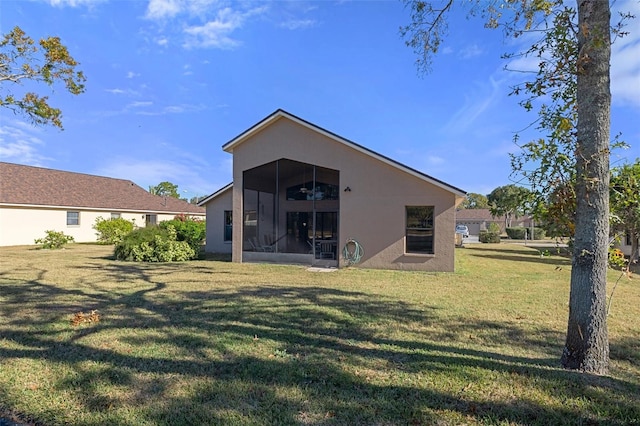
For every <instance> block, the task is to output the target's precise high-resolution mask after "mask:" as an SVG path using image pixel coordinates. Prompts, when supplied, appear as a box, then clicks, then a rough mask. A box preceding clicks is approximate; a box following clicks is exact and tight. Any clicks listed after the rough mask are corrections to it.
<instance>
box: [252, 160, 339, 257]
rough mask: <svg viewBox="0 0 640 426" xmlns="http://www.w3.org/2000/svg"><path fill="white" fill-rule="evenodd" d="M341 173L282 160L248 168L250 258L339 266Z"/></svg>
mask: <svg viewBox="0 0 640 426" xmlns="http://www.w3.org/2000/svg"><path fill="white" fill-rule="evenodd" d="M339 179H340V173H339V172H338V171H337V170H332V169H329V168H326V167H320V166H317V165H314V164H306V163H301V162H298V161H293V160H288V159H280V160H277V161H273V162H271V163H267V164H264V165H262V166H259V167H255V168H253V169H250V170H245V171H244V172H243V191H242V197H243V201H242V205H243V215H242V236H243V237H242V250H243V259H244V260H266V261H268V260H273V261H281V260H291V261H295V260H299V261H302V262H309V263H312V264H318V265H324V266H337V265H338V255H339V253H338V217H339V205H340V200H339V194H340V192H339Z"/></svg>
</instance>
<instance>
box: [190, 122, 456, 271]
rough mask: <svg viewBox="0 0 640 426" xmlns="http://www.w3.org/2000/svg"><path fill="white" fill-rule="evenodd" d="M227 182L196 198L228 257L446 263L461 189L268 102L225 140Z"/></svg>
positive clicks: (210, 238) (406, 265) (405, 265)
mask: <svg viewBox="0 0 640 426" xmlns="http://www.w3.org/2000/svg"><path fill="white" fill-rule="evenodd" d="M223 149H224V150H225V151H226V152H228V153H230V154H232V155H233V182H232V183H231V184H229V185H227V186H225V187H224V188H221V189H220V190H218V191H216V192H215V193H213V194H212V195H210V196H208V197H206V198H205V199H203V200H202V201H200V203H199V205H202V206H205V207H206V209H207V242H206V250H207V251H209V252H228V253H229V252H230V253H231V254H232V259H233V261H234V262H248V261H266V262H281V263H303V264H309V265H319V266H333V267H342V266H345V265H348V264H350V263H351V262H354V261H358V262H359V265H361V266H362V267H366V268H384V269H409V270H424V271H453V269H454V252H455V238H454V235H455V209H456V206H457V205H458V204H459V203H460V202H462V200H463V199H464V197H465V192H464V191H462V190H461V189H458V188H456V187H454V186H451V185H449V184H447V183H445V182H442V181H440V180H438V179H436V178H433V177H431V176H429V175H426V174H424V173H422V172H419V171H417V170H415V169H412V168H410V167H407V166H405V165H403V164H400V163H398V162H396V161H394V160H391V159H389V158H387V157H385V156H383V155H380V154H378V153H375V152H373V151H371V150H369V149H367V148H365V147H363V146H361V145H358V144H356V143H354V142H352V141H350V140H347V139H345V138H343V137H341V136H338V135H336V134H334V133H332V132H330V131H328V130H325V129H323V128H321V127H318V126H316V125H315V124H312V123H310V122H308V121H305V120H303V119H301V118H299V117H296V116H294V115H292V114H290V113H288V112H286V111H283V110H277V111H275V112H274V113H273V114H271V115H269V116H268V117H266V118H265V119H263V120H262V121H260V122H259V123H257V124H255V125H254V126H252V127H251V128H249V129H247V130H246V131H244V132H242V133H241V134H240V135H239V136H237V137H236V138H234V139H232V140H231V141H229V142H228V143H227V144H225V145H224V146H223Z"/></svg>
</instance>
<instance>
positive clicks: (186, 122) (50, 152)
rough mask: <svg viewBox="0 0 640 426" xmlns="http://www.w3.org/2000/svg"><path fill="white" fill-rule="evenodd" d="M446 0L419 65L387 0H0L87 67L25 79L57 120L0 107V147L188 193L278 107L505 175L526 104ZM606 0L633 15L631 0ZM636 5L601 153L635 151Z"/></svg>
mask: <svg viewBox="0 0 640 426" xmlns="http://www.w3.org/2000/svg"><path fill="white" fill-rule="evenodd" d="M454 6H455V8H454V13H453V15H451V16H450V24H449V27H450V33H449V35H448V37H447V38H446V40H445V42H444V43H443V45H442V46H441V51H440V52H439V54H438V55H437V56H436V57H435V59H434V64H433V70H432V72H431V73H430V74H428V75H424V76H421V75H419V74H418V71H417V70H416V67H415V59H416V56H415V54H414V52H413V51H412V50H411V49H410V48H408V47H406V46H405V44H404V41H403V40H402V39H401V38H400V35H399V27H400V26H402V25H404V24H407V23H408V22H409V19H410V17H409V11H408V10H407V9H406V8H405V7H404V5H403V3H401V2H400V1H375V2H373V1H338V2H332V1H316V2H306V1H277V2H260V1H258V2H227V1H214V0H193V1H181V0H150V1H146V0H135V1H134V0H130V1H126V0H112V1H108V0H46V1H45V0H33V1H30V0H19V1H12V0H2V3H0V33H3V34H4V33H6V32H8V31H10V30H11V29H12V28H13V27H14V26H15V25H18V26H20V27H21V28H22V29H23V30H25V31H26V32H27V34H28V35H30V36H31V37H33V38H38V39H39V38H41V37H46V36H51V35H56V36H59V37H61V39H62V41H63V43H65V44H66V45H67V47H68V48H69V50H70V52H71V54H72V55H73V56H74V58H75V59H76V60H77V61H78V62H80V69H81V70H83V71H84V73H85V74H86V76H87V83H86V93H84V94H82V95H79V96H71V95H69V94H67V93H65V92H64V90H62V89H61V88H57V89H55V90H54V91H51V90H50V89H49V88H48V87H46V86H42V87H40V89H39V90H38V91H39V93H40V94H47V95H49V96H50V101H51V104H53V105H54V106H56V107H59V108H61V109H62V110H63V114H64V116H63V124H64V127H65V130H64V131H59V130H58V129H56V128H53V127H34V126H32V125H31V124H29V123H28V122H27V121H26V120H24V118H22V117H20V116H15V115H13V114H12V113H11V112H9V111H7V110H3V111H0V160H2V161H7V162H13V163H19V164H29V165H37V166H43V167H49V168H54V169H61V170H68V171H74V172H81V173H89V174H97V175H102V176H109V177H116V178H123V179H130V180H132V181H134V182H135V183H137V184H138V185H140V186H142V187H143V188H145V189H147V188H148V187H149V185H155V184H158V183H159V182H161V181H170V182H172V183H174V184H177V185H178V187H179V189H180V191H181V192H182V195H183V196H184V197H186V198H191V197H193V196H196V195H205V194H210V193H212V192H214V191H215V190H217V189H218V188H220V187H222V186H224V185H226V184H227V183H229V182H230V181H231V156H230V155H229V154H227V153H225V152H223V151H222V149H221V146H222V145H223V144H225V143H226V142H228V141H229V140H230V139H232V138H233V137H235V136H237V135H238V134H240V133H241V132H243V131H244V130H246V129H247V128H249V127H250V126H252V125H253V124H255V123H257V122H258V121H260V120H261V119H262V118H264V117H266V116H267V115H269V114H270V113H272V112H273V111H275V110H276V109H278V108H282V109H285V110H287V111H288V112H290V113H292V114H294V115H297V116H299V117H301V118H303V119H305V120H308V121H310V122H312V123H314V124H317V125H318V126H320V127H323V128H325V129H327V130H329V131H332V132H334V133H337V134H339V135H341V136H343V137H345V138H347V139H350V140H352V141H354V142H356V143H358V144H361V145H363V146H366V147H367V148H370V149H372V150H374V151H376V152H378V153H380V154H383V155H386V156H388V157H391V158H393V159H395V160H397V161H399V162H401V163H404V164H406V165H408V166H410V167H413V168H416V169H418V170H420V171H422V172H424V173H427V174H429V175H431V176H433V177H435V178H438V179H440V180H443V181H445V182H448V183H450V184H451V185H454V186H456V187H459V188H462V189H464V190H466V191H468V192H479V193H483V194H487V193H488V192H490V191H491V190H492V189H494V188H495V187H497V186H501V185H505V184H508V183H511V181H510V179H509V175H510V165H509V157H508V153H509V152H515V151H516V150H517V147H516V146H515V145H514V144H513V142H512V138H513V134H514V132H517V131H519V130H521V129H523V128H525V127H526V126H527V125H528V124H529V123H530V122H532V121H533V120H534V119H535V118H536V117H535V114H534V113H525V112H524V111H522V109H521V108H520V107H519V106H518V105H517V101H518V99H517V98H514V97H509V96H508V93H509V87H510V86H512V85H513V84H515V83H517V82H519V81H521V80H522V78H523V76H522V74H520V73H510V72H506V71H503V68H504V66H505V61H504V60H502V59H500V56H501V54H503V53H507V52H514V51H517V50H519V49H518V48H519V47H521V46H519V45H517V44H514V42H513V41H512V40H505V39H503V37H502V33H501V32H500V31H495V30H494V31H492V30H486V29H484V28H483V22H482V21H481V20H480V19H473V18H472V19H467V18H466V9H465V8H464V7H463V6H464V5H463V3H462V2H460V3H456V4H455V5H454ZM615 8H617V9H622V10H631V11H634V13H635V14H636V15H637V16H638V19H640V2H638V1H636V0H632V1H618V2H617V3H615ZM638 19H636V21H635V22H632V23H631V25H630V26H629V29H630V30H631V31H632V33H631V35H630V36H628V37H626V38H624V39H622V40H619V41H618V42H616V44H614V48H613V50H614V53H613V59H612V95H613V107H612V132H613V133H617V132H622V133H623V139H624V140H626V141H627V142H628V143H629V144H630V145H631V148H630V149H628V150H626V151H622V152H617V153H615V154H614V156H613V157H612V161H613V162H620V161H629V162H632V161H634V160H635V159H636V158H638V157H640V59H638V58H640V25H639V24H638V22H639V21H638ZM530 65H531V64H528V65H527V66H530ZM3 84H4V83H3ZM3 90H4V89H3ZM527 136H529V137H535V136H536V135H535V134H533V133H529V134H528V135H527ZM525 139H526V138H525Z"/></svg>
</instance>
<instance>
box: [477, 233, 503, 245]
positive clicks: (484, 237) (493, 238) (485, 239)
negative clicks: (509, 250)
mask: <svg viewBox="0 0 640 426" xmlns="http://www.w3.org/2000/svg"><path fill="white" fill-rule="evenodd" d="M479 240H480V242H481V243H499V242H500V234H499V233H497V232H489V231H480V237H479Z"/></svg>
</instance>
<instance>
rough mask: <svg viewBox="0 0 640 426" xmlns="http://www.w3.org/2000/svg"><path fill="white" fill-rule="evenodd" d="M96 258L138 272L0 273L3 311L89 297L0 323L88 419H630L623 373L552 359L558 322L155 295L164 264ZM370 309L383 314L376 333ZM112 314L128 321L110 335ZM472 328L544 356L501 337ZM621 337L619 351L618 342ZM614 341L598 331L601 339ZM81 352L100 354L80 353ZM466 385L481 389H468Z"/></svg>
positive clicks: (259, 288)
mask: <svg viewBox="0 0 640 426" xmlns="http://www.w3.org/2000/svg"><path fill="white" fill-rule="evenodd" d="M106 268H107V273H108V274H109V275H110V276H111V277H112V278H113V277H117V278H125V279H126V278H127V277H128V280H129V281H133V280H138V279H142V280H143V282H144V283H145V285H144V286H143V288H140V287H139V288H137V289H134V290H135V291H131V292H118V291H113V290H111V291H109V290H108V289H104V290H102V291H100V290H99V289H96V288H95V287H94V286H93V284H95V283H93V282H91V281H90V280H88V281H87V282H80V283H78V285H77V288H74V289H63V288H61V287H58V286H56V285H51V284H45V283H41V282H39V281H38V280H34V281H31V282H29V283H26V284H25V283H22V284H21V283H11V284H6V285H3V286H2V289H3V291H4V293H3V295H6V298H5V299H6V302H5V303H4V304H3V305H2V306H0V312H2V314H3V315H7V314H11V313H13V314H15V313H16V311H17V310H19V309H20V307H18V306H14V305H15V304H22V305H24V304H25V303H34V306H40V308H41V309H46V306H47V305H38V304H37V303H35V302H34V300H36V299H33V298H34V297H35V298H49V299H50V301H54V302H55V303H62V304H63V305H64V303H65V302H64V301H66V300H69V299H71V300H73V301H74V302H73V303H80V304H82V305H83V306H91V307H92V308H95V309H98V310H99V311H100V312H102V313H103V319H102V320H101V321H100V322H99V323H96V324H92V325H89V326H84V327H81V328H78V329H73V328H70V327H69V328H64V327H57V328H55V327H54V328H51V329H47V330H46V331H44V332H43V330H41V329H39V328H38V327H37V325H38V323H40V325H45V324H46V323H47V322H51V321H52V318H58V319H59V317H60V315H59V311H57V312H56V311H54V312H53V313H51V312H50V313H47V314H45V315H34V316H33V317H32V318H16V319H15V320H13V321H12V320H9V321H6V322H5V324H6V325H4V326H2V328H1V329H0V331H1V334H2V336H3V339H5V341H6V342H15V343H17V344H18V347H14V348H11V347H8V346H7V345H3V344H2V343H1V341H0V359H4V360H7V359H16V358H32V359H45V360H47V362H50V363H54V364H57V363H60V364H64V365H66V366H69V367H70V368H72V369H73V370H74V371H75V374H73V375H72V376H71V377H68V378H65V379H62V380H60V381H58V382H57V383H56V384H55V387H56V389H57V390H59V391H61V392H62V391H64V392H70V393H72V394H74V395H76V398H77V401H79V403H81V404H83V405H84V409H85V410H86V411H90V412H93V413H95V414H96V416H97V417H96V418H99V419H100V421H96V423H100V422H109V423H113V424H120V423H122V422H123V421H124V420H123V419H122V418H119V417H118V414H117V412H116V411H114V410H113V409H112V407H118V406H122V405H126V406H127V407H128V409H130V410H135V411H137V412H138V415H139V417H138V418H139V420H140V421H141V422H150V423H153V424H222V423H229V422H231V423H237V424H315V425H325V424H436V423H440V422H441V419H440V416H441V414H439V413H443V412H453V413H457V414H458V416H459V417H458V418H459V419H460V421H462V422H468V421H470V420H471V419H475V421H479V422H486V423H504V422H507V423H516V424H545V425H546V424H572V423H573V424H585V423H588V424H598V423H603V424H605V423H606V424H624V423H625V421H628V420H633V419H635V420H636V421H638V419H640V408H639V405H640V404H639V401H638V397H637V395H638V394H640V386H638V384H637V383H634V382H632V381H627V380H624V379H621V378H613V377H594V376H591V375H587V374H579V373H575V372H571V371H565V370H561V369H558V368H556V365H557V362H558V361H557V359H558V357H559V354H560V351H561V344H560V343H559V342H561V340H560V339H561V337H562V336H561V335H560V334H559V333H558V332H557V331H554V330H544V329H542V330H537V331H536V333H535V334H531V332H530V329H527V328H524V327H522V326H521V325H519V324H517V323H504V324H502V323H496V322H487V321H485V322H479V323H469V322H468V320H467V319H465V318H454V319H448V318H447V317H446V316H440V315H438V311H437V309H438V308H436V307H426V308H425V307H424V306H412V305H411V304H408V303H405V302H402V301H398V300H395V299H391V298H385V297H381V296H374V295H372V294H368V293H363V292H355V291H346V290H340V289H335V288H325V287H318V286H284V285H283V286H279V285H270V284H258V285H252V286H249V287H240V286H239V287H237V288H236V289H232V290H229V289H226V290H220V289H211V290H202V291H185V292H182V293H181V294H180V297H177V298H173V299H170V298H166V297H162V293H163V291H164V290H165V288H166V287H165V284H164V283H163V282H159V281H158V278H161V277H162V276H163V275H164V274H170V273H171V272H170V271H171V270H172V268H173V267H172V266H170V265H162V266H160V265H158V268H149V267H148V266H147V265H145V266H141V267H136V266H135V265H115V266H114V265H109V266H107V267H106ZM210 272H211V273H213V274H215V271H213V270H212V271H210ZM203 286H206V283H203ZM22 308H24V306H23V307H22ZM123 312H125V313H126V315H122V313H123ZM5 318H11V317H5ZM381 324H382V325H384V324H388V325H389V327H392V328H396V329H397V330H389V332H390V333H387V332H385V331H384V330H385V327H384V326H381ZM34 326H35V327H34ZM434 327H437V328H438V329H442V330H447V331H446V333H451V334H450V335H449V339H452V340H447V338H446V337H444V335H442V334H439V332H433V331H429V330H432V329H433V328H434ZM119 330H132V331H134V330H135V331H141V332H140V335H138V334H127V333H125V334H123V335H118V334H117V333H118V331H119ZM145 331H150V332H151V333H145ZM394 331H395V332H397V331H400V332H401V333H400V334H398V333H396V334H394V333H393V332H394ZM69 333H71V336H69ZM100 333H104V334H105V335H107V336H108V335H111V333H116V335H117V336H119V337H118V339H119V340H120V341H122V342H124V343H127V344H129V345H132V346H133V347H137V348H143V347H145V346H154V345H165V346H170V347H172V348H173V352H174V353H175V354H176V355H174V356H163V357H145V356H141V355H132V354H130V353H125V352H122V351H117V350H114V349H113V347H110V344H109V342H108V341H107V342H105V343H104V344H101V345H99V346H92V345H89V344H87V343H86V342H85V341H83V337H85V336H87V335H89V334H96V335H99V334H100ZM483 333H485V335H484V336H483ZM393 335H396V336H397V335H400V336H402V338H393V337H390V336H393ZM465 335H469V336H473V335H475V336H479V337H478V339H480V342H479V344H478V343H474V342H469V344H468V345H467V344H462V343H461V342H465V340H464V338H462V337H460V336H465ZM65 336H67V337H65ZM482 339H492V340H493V341H494V343H495V344H496V346H494V347H498V348H499V347H500V346H504V345H505V344H508V345H510V347H511V348H513V349H516V351H515V353H518V352H519V351H518V350H517V349H521V350H522V352H524V353H531V352H535V353H538V354H541V355H542V356H543V358H534V357H530V356H516V355H512V354H504V353H500V352H498V351H497V350H491V349H490V348H488V347H487V345H486V344H487V343H491V342H490V341H486V342H483V341H482ZM238 342H240V343H239V346H238ZM554 342H555V343H554ZM622 344H623V345H624V348H622V351H623V352H624V350H626V348H629V343H628V342H626V343H625V342H622ZM540 348H543V349H542V350H540ZM267 353H268V354H269V355H268V356H265V354H267ZM618 353H620V351H619V350H618V349H616V342H612V354H614V355H615V354H618ZM88 361H90V362H91V363H99V365H100V368H99V369H97V370H96V369H93V370H91V369H89V368H88V367H87V366H86V363H87V362H88ZM496 374H497V375H499V376H500V375H507V376H509V379H510V380H513V382H514V383H521V384H523V385H524V386H533V387H537V388H539V389H540V391H541V392H546V393H548V394H549V395H551V396H555V397H556V398H557V399H558V400H563V401H564V400H568V401H569V404H568V405H566V406H562V407H559V406H554V405H553V404H547V403H545V401H534V400H529V399H527V398H526V397H525V398H519V397H518V395H511V396H508V397H505V398H497V400H494V401H492V400H490V399H488V398H486V395H485V393H486V392H490V391H491V377H493V376H495V375H496ZM445 378H446V379H451V380H452V381H453V382H455V383H457V382H460V383H465V384H468V385H467V386H462V387H460V386H457V385H454V386H453V387H452V388H450V389H446V388H445V389H442V388H439V387H438V386H430V385H429V384H428V382H429V381H430V380H443V379H445ZM503 380H504V379H503ZM176 381H178V382H180V381H183V382H184V383H186V384H183V386H185V388H186V389H187V390H186V391H184V392H175V391H173V392H172V391H170V389H171V388H172V387H175V385H176ZM487 382H489V383H487ZM105 386H118V387H126V388H130V389H131V392H129V394H127V397H126V398H125V400H121V399H120V397H119V396H117V395H118V394H115V396H114V395H113V394H110V393H105V392H103V391H102V388H103V387H105ZM456 386H457V387H456ZM474 386H480V387H484V390H483V391H482V392H479V393H478V392H473V388H474ZM502 386H505V385H502ZM12 394H13V395H15V392H14V393H12ZM629 395H636V396H635V397H629ZM585 401H588V403H585ZM11 403H12V397H10V396H9V393H8V392H7V391H6V390H2V389H0V405H2V404H5V405H7V404H9V405H10V404H11ZM14 404H15V400H14ZM612 407H616V408H615V409H613V408H612ZM612 411H613V412H612ZM27 414H29V413H27ZM47 415H48V416H51V417H46V416H45V417H44V418H42V419H39V420H41V421H42V422H44V423H46V422H47V421H48V422H50V423H54V422H56V421H57V422H61V420H60V419H65V420H64V421H70V422H71V421H73V417H69V416H72V414H69V413H67V414H59V415H56V413H52V412H49V413H47ZM56 419H57V420H56ZM624 419H626V420H624ZM80 422H81V421H79V423H80ZM85 424H86V423H85Z"/></svg>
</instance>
